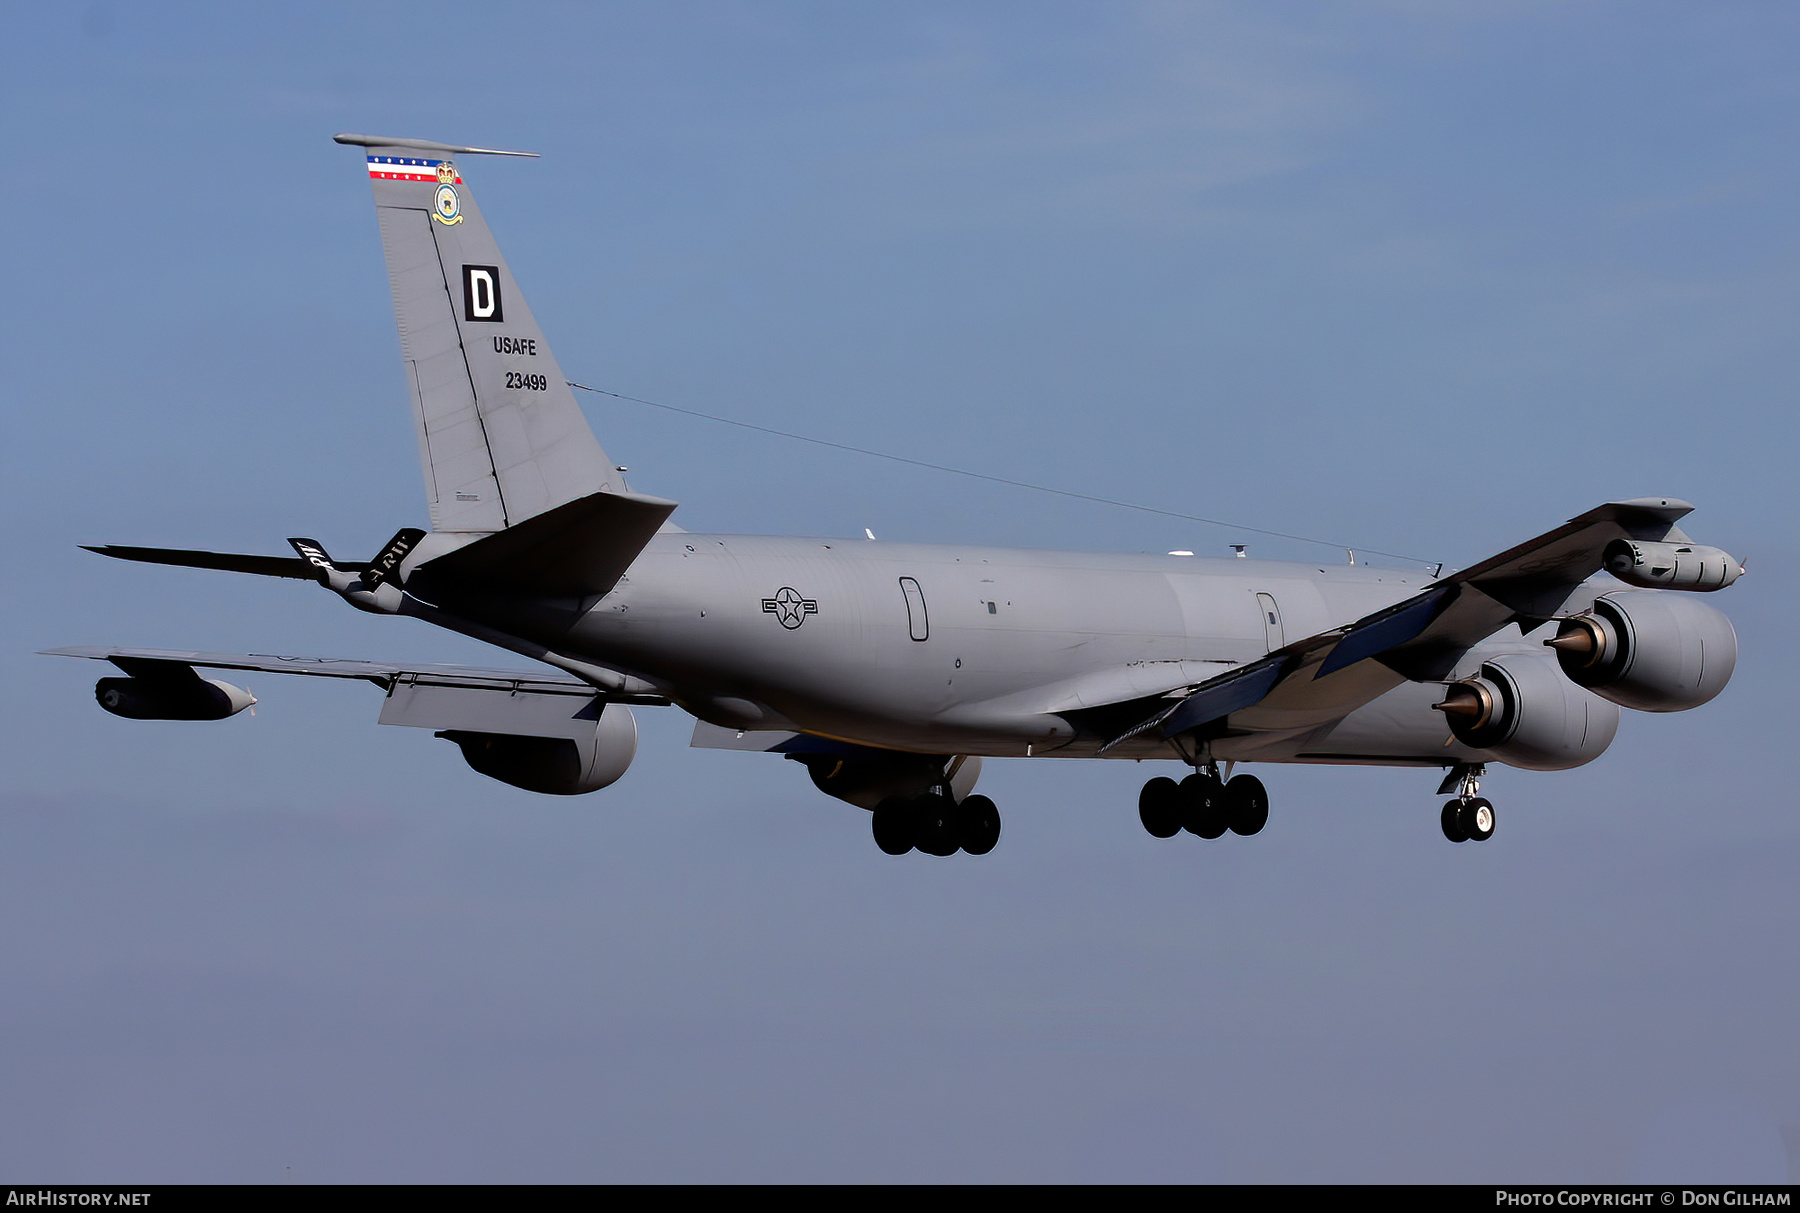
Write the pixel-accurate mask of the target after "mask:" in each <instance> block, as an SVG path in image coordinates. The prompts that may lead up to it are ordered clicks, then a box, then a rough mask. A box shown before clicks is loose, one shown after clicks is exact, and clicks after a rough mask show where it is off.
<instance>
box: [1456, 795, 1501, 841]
mask: <svg viewBox="0 0 1800 1213" xmlns="http://www.w3.org/2000/svg"><path fill="white" fill-rule="evenodd" d="M1462 826H1463V829H1464V831H1466V832H1467V833H1468V835H1469V841H1470V842H1486V841H1487V840H1488V839H1490V838H1492V837H1493V836H1494V806H1493V805H1492V804H1490V803H1488V802H1487V801H1486V800H1484V799H1482V798H1481V797H1479V796H1477V797H1476V798H1475V799H1474V800H1471V801H1470V802H1469V803H1468V804H1465V805H1464V806H1463V809H1462Z"/></svg>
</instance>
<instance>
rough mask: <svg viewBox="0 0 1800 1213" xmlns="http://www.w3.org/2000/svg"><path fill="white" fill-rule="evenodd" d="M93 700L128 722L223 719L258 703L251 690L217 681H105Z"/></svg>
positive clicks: (145, 679) (214, 679) (97, 683)
mask: <svg viewBox="0 0 1800 1213" xmlns="http://www.w3.org/2000/svg"><path fill="white" fill-rule="evenodd" d="M94 698H95V699H96V700H98V701H99V703H100V706H101V707H103V708H105V709H106V710H107V711H109V712H111V713H112V714H113V715H114V716H123V717H125V719H127V720H223V719H225V718H226V717H227V716H236V715H237V714H238V713H239V712H241V711H243V710H244V709H245V708H247V707H249V706H251V705H252V704H254V703H255V702H256V697H255V696H254V695H252V694H251V693H250V692H249V691H246V690H244V688H242V687H234V686H232V685H231V684H230V683H229V682H221V681H220V680H219V679H217V678H184V679H179V680H177V679H169V680H167V681H158V680H155V679H147V678H102V679H101V680H100V681H99V682H96V683H95V684H94Z"/></svg>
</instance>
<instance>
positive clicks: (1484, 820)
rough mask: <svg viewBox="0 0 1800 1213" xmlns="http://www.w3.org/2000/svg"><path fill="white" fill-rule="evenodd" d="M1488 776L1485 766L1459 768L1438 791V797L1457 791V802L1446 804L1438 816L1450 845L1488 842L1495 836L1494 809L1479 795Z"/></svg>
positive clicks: (1451, 801) (1450, 801)
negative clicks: (1454, 789)
mask: <svg viewBox="0 0 1800 1213" xmlns="http://www.w3.org/2000/svg"><path fill="white" fill-rule="evenodd" d="M1486 773H1487V770H1486V768H1485V767H1482V766H1478V765H1471V766H1458V767H1455V768H1454V769H1452V770H1451V772H1450V774H1449V775H1448V776H1446V777H1445V779H1444V784H1443V786H1442V787H1440V788H1439V789H1438V792H1439V793H1443V792H1448V791H1449V790H1450V789H1451V788H1453V787H1454V788H1456V789H1457V795H1456V799H1455V800H1449V801H1446V802H1445V803H1444V809H1443V812H1442V813H1440V814H1438V824H1439V825H1440V826H1442V827H1443V830H1444V837H1445V838H1448V839H1449V840H1450V841H1451V842H1486V841H1487V840H1488V839H1490V838H1492V837H1493V836H1494V806H1493V805H1492V804H1491V803H1490V802H1488V801H1487V800H1484V799H1483V798H1482V797H1480V796H1477V795H1476V793H1477V792H1479V791H1481V777H1482V776H1483V775H1484V774H1486Z"/></svg>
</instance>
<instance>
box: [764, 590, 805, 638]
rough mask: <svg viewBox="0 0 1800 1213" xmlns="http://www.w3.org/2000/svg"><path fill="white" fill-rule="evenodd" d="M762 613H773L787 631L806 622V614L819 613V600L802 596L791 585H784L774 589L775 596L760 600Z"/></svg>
mask: <svg viewBox="0 0 1800 1213" xmlns="http://www.w3.org/2000/svg"><path fill="white" fill-rule="evenodd" d="M762 606H763V614H765V615H773V616H775V619H776V621H777V622H778V623H780V624H781V626H782V627H784V628H787V629H788V630H789V631H792V630H793V629H795V628H797V627H799V626H800V625H801V624H803V623H805V622H806V617H807V616H808V615H817V614H818V613H819V600H818V599H816V598H802V597H801V596H800V591H799V590H796V589H795V588H794V587H793V586H791V585H784V586H782V587H781V588H780V589H779V590H776V591H775V597H773V598H765V599H763V600H762Z"/></svg>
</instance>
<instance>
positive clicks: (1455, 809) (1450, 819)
mask: <svg viewBox="0 0 1800 1213" xmlns="http://www.w3.org/2000/svg"><path fill="white" fill-rule="evenodd" d="M1462 810H1463V806H1462V801H1460V800H1446V801H1445V802H1444V811H1443V812H1442V813H1441V814H1439V815H1438V824H1440V825H1442V826H1443V827H1444V837H1445V838H1448V839H1449V840H1450V841H1451V842H1467V841H1469V831H1468V828H1467V827H1466V826H1464V825H1463V811H1462Z"/></svg>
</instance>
